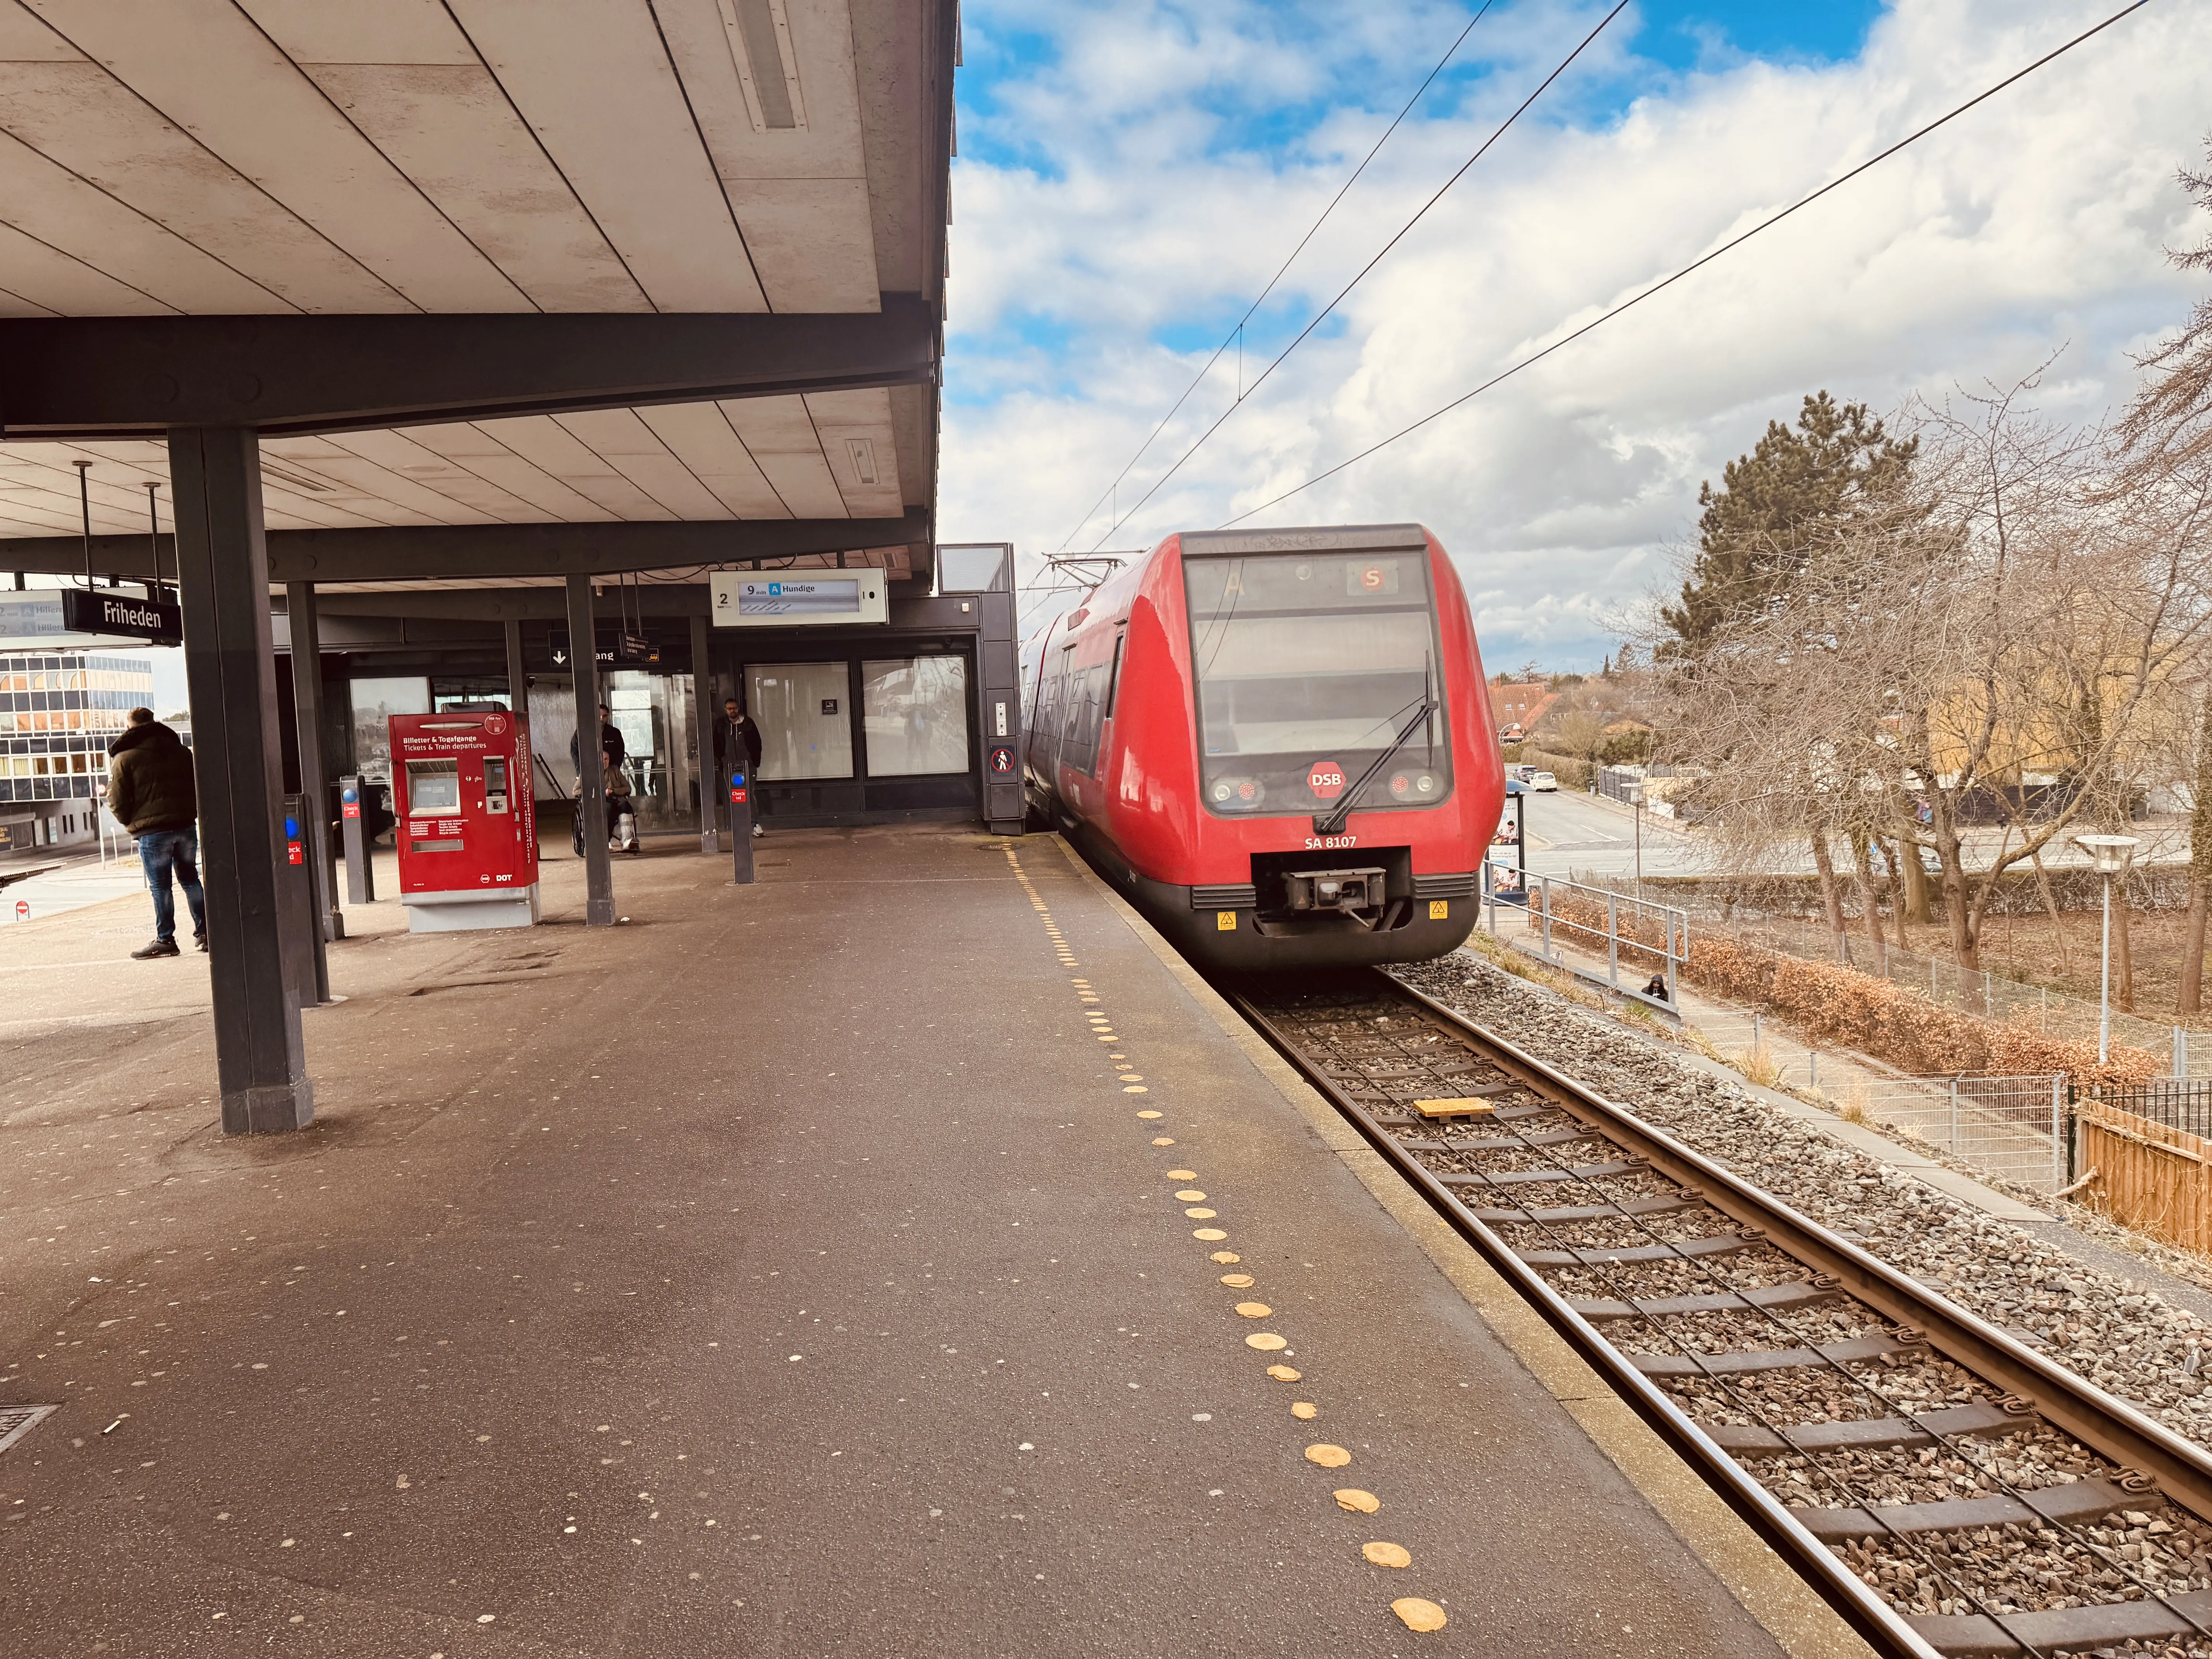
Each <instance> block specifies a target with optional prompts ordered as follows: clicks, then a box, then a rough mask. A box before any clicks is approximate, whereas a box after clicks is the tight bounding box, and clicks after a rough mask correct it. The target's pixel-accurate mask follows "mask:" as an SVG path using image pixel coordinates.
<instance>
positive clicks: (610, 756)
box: [568, 703, 629, 773]
mask: <svg viewBox="0 0 2212 1659" xmlns="http://www.w3.org/2000/svg"><path fill="white" fill-rule="evenodd" d="M599 750H600V756H601V763H602V764H603V765H606V766H620V765H621V764H622V763H623V761H625V760H627V759H628V758H629V744H626V743H624V742H623V734H622V728H621V727H620V726H617V725H616V724H615V722H614V711H613V710H612V709H611V708H608V707H607V706H606V704H605V703H601V704H600V705H599ZM568 764H569V765H571V766H573V767H574V768H575V769H576V770H577V771H578V772H579V773H581V772H582V771H583V769H584V758H583V752H582V750H581V749H580V747H579V746H578V744H577V742H576V739H575V738H573V737H572V738H569V739H568Z"/></svg>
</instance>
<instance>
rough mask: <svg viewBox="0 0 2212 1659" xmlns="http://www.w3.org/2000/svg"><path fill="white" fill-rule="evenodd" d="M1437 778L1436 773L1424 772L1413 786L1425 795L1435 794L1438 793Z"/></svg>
mask: <svg viewBox="0 0 2212 1659" xmlns="http://www.w3.org/2000/svg"><path fill="white" fill-rule="evenodd" d="M1413 787H1414V788H1415V789H1417V790H1419V792H1420V793H1422V794H1424V795H1433V794H1435V793H1437V775H1436V774H1435V773H1433V772H1424V773H1422V774H1421V775H1420V777H1419V779H1417V780H1416V781H1415V782H1414V784H1413Z"/></svg>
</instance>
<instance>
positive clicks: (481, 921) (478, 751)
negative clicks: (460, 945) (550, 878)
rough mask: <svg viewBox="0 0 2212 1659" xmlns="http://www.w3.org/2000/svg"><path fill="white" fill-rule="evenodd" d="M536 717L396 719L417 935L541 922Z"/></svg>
mask: <svg viewBox="0 0 2212 1659" xmlns="http://www.w3.org/2000/svg"><path fill="white" fill-rule="evenodd" d="M531 765H532V762H531V757H530V721H529V720H528V718H527V717H526V716H525V715H521V714H508V713H507V712H506V711H505V710H503V709H493V710H489V711H487V712H485V713H482V714H465V713H462V712H460V711H459V710H454V711H453V712H450V713H447V714H394V715H392V811H393V815H394V816H395V817H397V818H398V821H399V823H398V836H397V837H396V839H397V840H398V843H399V902H401V903H402V904H404V905H405V906H406V907H407V928H408V931H409V932H410V933H455V932H459V931H460V930H461V929H464V928H472V927H530V926H532V924H534V923H535V922H536V921H537V920H538V814H537V811H536V803H535V801H534V800H533V799H532V795H533V792H532V788H531V781H530V772H531Z"/></svg>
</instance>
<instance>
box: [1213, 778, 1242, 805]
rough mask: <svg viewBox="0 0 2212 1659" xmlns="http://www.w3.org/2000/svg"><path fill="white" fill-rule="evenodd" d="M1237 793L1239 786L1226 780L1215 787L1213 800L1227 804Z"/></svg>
mask: <svg viewBox="0 0 2212 1659" xmlns="http://www.w3.org/2000/svg"><path fill="white" fill-rule="evenodd" d="M1236 793H1237V786H1236V785H1235V784H1233V783H1231V782H1229V781H1227V780H1226V779H1225V780H1223V781H1221V782H1219V783H1217V784H1215V785H1214V786H1213V799H1215V800H1216V801H1218V802H1225V801H1227V800H1229V799H1231V797H1233V796H1234V795H1235V794H1236Z"/></svg>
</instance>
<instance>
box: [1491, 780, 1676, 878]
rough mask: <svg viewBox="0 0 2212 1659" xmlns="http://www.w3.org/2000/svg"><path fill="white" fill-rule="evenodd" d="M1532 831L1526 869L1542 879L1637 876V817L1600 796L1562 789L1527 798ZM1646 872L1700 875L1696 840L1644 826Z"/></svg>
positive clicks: (1650, 824) (1646, 823)
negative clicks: (1589, 873)
mask: <svg viewBox="0 0 2212 1659" xmlns="http://www.w3.org/2000/svg"><path fill="white" fill-rule="evenodd" d="M1523 799H1525V800H1526V801H1527V802H1528V805H1527V806H1526V807H1525V808H1524V809H1523V811H1525V813H1526V814H1527V817H1526V823H1528V868H1529V869H1530V870H1532V871H1534V872H1537V873H1538V874H1540V875H1547V876H1565V875H1571V874H1572V873H1573V872H1575V871H1577V870H1587V871H1593V872H1597V873H1599V874H1601V875H1619V876H1632V875H1634V874H1635V873H1636V842H1637V829H1636V815H1635V813H1634V812H1632V811H1631V810H1630V809H1629V808H1627V807H1626V806H1623V805H1620V804H1619V803H1618V802H1615V801H1610V800H1607V799H1604V798H1603V797H1602V796H1597V795H1585V794H1578V793H1572V792H1571V791H1568V790H1564V789H1563V790H1560V791H1559V792H1558V793H1555V794H1554V793H1547V794H1541V795H1533V794H1532V795H1528V796H1525V797H1523ZM1643 840H1644V874H1645V875H1647V876H1674V875H1691V874H1694V873H1696V872H1697V871H1698V868H1699V866H1698V864H1697V862H1696V857H1697V854H1699V852H1700V851H1701V850H1702V849H1701V847H1700V843H1699V841H1698V840H1697V839H1696V838H1695V837H1693V836H1691V835H1689V834H1688V833H1686V831H1683V830H1680V829H1674V828H1671V827H1669V828H1665V829H1662V828H1660V827H1659V823H1658V821H1657V820H1655V819H1653V818H1651V817H1649V816H1647V817H1645V819H1644V836H1643Z"/></svg>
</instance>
